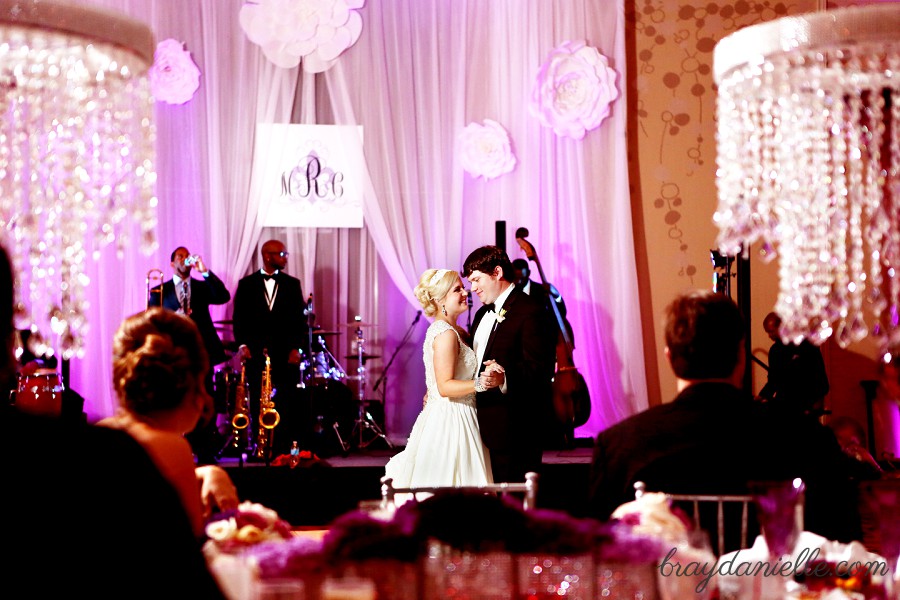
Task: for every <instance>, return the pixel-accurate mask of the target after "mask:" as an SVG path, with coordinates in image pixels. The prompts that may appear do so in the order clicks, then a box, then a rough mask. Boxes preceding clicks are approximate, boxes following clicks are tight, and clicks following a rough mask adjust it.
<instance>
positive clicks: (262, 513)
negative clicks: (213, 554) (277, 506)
mask: <svg viewBox="0 0 900 600" xmlns="http://www.w3.org/2000/svg"><path fill="white" fill-rule="evenodd" d="M206 535H207V537H209V539H210V541H211V542H212V543H213V544H214V545H215V546H217V547H218V549H219V550H221V551H222V552H226V553H231V552H235V551H238V550H241V549H243V548H246V547H249V546H253V545H255V544H259V543H261V542H267V541H273V540H280V541H283V540H289V539H291V537H292V536H291V526H290V524H289V523H288V522H287V521H284V520H282V519H281V518H280V517H279V516H278V513H276V512H275V511H274V510H272V509H270V508H266V507H265V506H263V505H262V504H255V503H253V502H242V503H241V504H240V505H239V506H238V507H237V509H236V510H230V511H225V512H223V513H221V514H219V515H217V516H216V517H215V518H214V519H213V520H211V521H210V522H209V523H208V524H207V525H206Z"/></svg>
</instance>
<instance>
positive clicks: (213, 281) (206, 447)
mask: <svg viewBox="0 0 900 600" xmlns="http://www.w3.org/2000/svg"><path fill="white" fill-rule="evenodd" d="M170 261H171V265H172V270H173V272H174V273H173V275H172V278H171V279H169V280H168V281H165V282H163V284H162V307H163V308H166V309H168V310H171V311H175V312H177V313H179V314H183V315H186V316H188V317H190V319H191V320H192V321H193V322H194V323H195V324H196V325H197V329H199V330H200V336H201V337H202V338H203V346H204V348H206V352H207V354H208V355H209V373H208V374H207V377H206V390H207V392H208V393H209V395H210V397H211V398H215V399H216V402H217V403H220V401H221V400H223V398H220V396H221V394H216V393H215V390H214V386H213V367H214V366H215V365H218V364H221V363H223V362H225V360H226V359H227V358H228V357H227V356H226V354H225V347H224V345H223V344H222V340H221V338H219V334H218V332H217V331H216V328H215V325H213V322H212V318H211V317H210V315H209V307H210V305H219V304H226V303H227V302H228V301H229V300H231V293H230V292H229V291H228V288H227V287H225V284H224V283H223V282H222V280H221V279H219V278H218V277H217V276H216V274H215V273H213V272H212V271H211V270H209V268H208V267H207V266H206V263H204V261H203V257H201V256H199V255H192V254H191V253H190V251H189V250H188V249H187V248H185V247H184V246H179V247H178V248H175V250H174V251H173V252H172V255H171V257H170ZM194 269H196V270H197V272H198V273H199V274H200V278H199V279H198V278H194V277H191V272H192V271H193V270H194ZM154 291H155V292H156V293H154ZM154 299H155V300H156V302H159V301H160V300H159V288H156V290H150V298H149V299H148V305H152V304H151V303H152V302H153V300H154ZM223 412H227V407H226V406H224V405H223V406H218V405H216V406H210V407H208V409H207V410H205V411H204V413H203V416H202V417H201V419H200V421H199V422H198V423H197V427H196V428H195V429H194V431H192V432H191V433H189V434H188V436H187V438H188V441H189V442H190V443H191V447H192V448H193V450H194V454H195V455H196V456H197V461H198V462H200V463H201V464H204V463H213V462H215V461H216V455H217V454H218V452H219V451H220V450H221V449H222V448H221V447H222V445H223V444H224V440H222V439H221V437H222V436H221V435H220V434H219V431H218V429H216V414H217V413H223Z"/></svg>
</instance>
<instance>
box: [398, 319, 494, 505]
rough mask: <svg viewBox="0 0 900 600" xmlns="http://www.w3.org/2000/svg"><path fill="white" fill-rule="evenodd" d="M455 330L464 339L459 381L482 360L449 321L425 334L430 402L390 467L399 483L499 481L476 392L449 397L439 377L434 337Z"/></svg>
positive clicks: (458, 365)
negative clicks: (437, 380)
mask: <svg viewBox="0 0 900 600" xmlns="http://www.w3.org/2000/svg"><path fill="white" fill-rule="evenodd" d="M447 330H451V331H453V332H454V334H455V335H456V336H457V338H458V339H459V353H458V354H457V356H456V369H455V372H454V375H453V378H454V379H462V380H466V379H475V373H476V369H477V367H478V359H477V357H476V356H475V352H474V351H473V350H472V348H470V347H469V346H467V345H466V344H465V343H464V342H463V341H462V339H461V338H460V337H459V332H458V331H456V329H454V328H453V327H452V326H451V325H450V324H448V323H446V322H444V321H435V322H434V323H432V324H431V325H430V326H429V327H428V332H427V333H426V334H425V344H424V347H423V359H424V362H425V385H426V386H427V388H428V402H427V403H426V404H425V407H424V408H423V409H422V412H421V413H419V416H418V418H416V422H415V424H414V425H413V428H412V432H411V433H410V434H409V441H408V442H407V444H406V449H405V450H403V451H402V452H400V453H399V454H397V455H395V456H394V457H393V458H391V460H389V461H388V463H387V465H386V466H385V474H386V475H387V476H388V477H391V478H393V480H394V482H393V485H394V487H422V486H424V487H432V486H470V485H486V484H489V483H493V482H494V478H493V476H492V474H491V459H490V455H489V454H488V451H487V448H485V447H484V444H483V443H482V441H481V432H480V430H479V428H478V417H477V415H476V412H475V394H474V393H472V394H469V395H468V396H464V397H461V398H444V397H443V396H441V395H440V394H439V393H438V389H437V384H436V383H435V379H434V339H435V337H437V336H438V335H440V334H441V333H444V332H445V331H447Z"/></svg>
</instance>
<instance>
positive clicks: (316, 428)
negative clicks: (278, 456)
mask: <svg viewBox="0 0 900 600" xmlns="http://www.w3.org/2000/svg"><path fill="white" fill-rule="evenodd" d="M304 391H305V393H306V396H307V402H308V405H309V409H310V415H311V419H310V420H311V427H310V430H311V432H310V442H311V443H310V444H308V445H309V446H310V447H311V448H312V451H313V452H314V453H315V454H316V455H317V456H319V457H321V458H328V457H329V456H335V455H337V454H346V453H347V450H348V449H349V447H350V441H351V440H350V434H351V433H352V431H353V425H354V424H355V422H356V418H357V416H358V412H359V411H358V409H357V403H356V400H355V399H354V396H353V391H352V390H351V389H350V388H349V387H347V386H346V385H344V384H343V383H341V382H340V381H334V380H331V381H328V382H327V384H326V383H323V384H317V385H312V386H307V387H306V389H305V390H304Z"/></svg>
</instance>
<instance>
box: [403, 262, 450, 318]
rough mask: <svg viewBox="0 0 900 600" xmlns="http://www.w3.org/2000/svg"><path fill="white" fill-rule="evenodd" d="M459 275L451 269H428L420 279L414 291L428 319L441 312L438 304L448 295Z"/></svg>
mask: <svg viewBox="0 0 900 600" xmlns="http://www.w3.org/2000/svg"><path fill="white" fill-rule="evenodd" d="M457 279H459V273H457V272H456V271H451V270H449V269H428V270H426V271H425V272H424V273H422V276H421V277H419V285H417V286H416V289H415V290H413V291H414V292H415V294H416V299H417V300H418V301H419V304H421V305H422V312H424V313H425V316H426V317H433V316H434V315H436V314H437V312H438V311H439V310H440V308H441V307H440V305H439V304H438V302H439V301H440V300H442V299H443V298H444V296H446V295H447V292H449V291H450V288H452V287H453V284H454V283H456V280H457Z"/></svg>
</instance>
